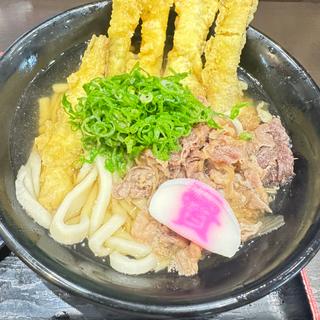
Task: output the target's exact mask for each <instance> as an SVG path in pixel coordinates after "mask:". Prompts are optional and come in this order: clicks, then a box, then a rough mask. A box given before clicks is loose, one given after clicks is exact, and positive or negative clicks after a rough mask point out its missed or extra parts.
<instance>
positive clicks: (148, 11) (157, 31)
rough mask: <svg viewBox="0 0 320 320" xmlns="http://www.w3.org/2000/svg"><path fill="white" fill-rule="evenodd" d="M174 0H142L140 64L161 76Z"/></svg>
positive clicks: (153, 73) (148, 70)
mask: <svg viewBox="0 0 320 320" xmlns="http://www.w3.org/2000/svg"><path fill="white" fill-rule="evenodd" d="M172 2H173V0H160V1H159V0H151V1H144V0H142V15H141V18H142V30H141V33H142V43H141V49H140V53H139V62H140V66H141V67H142V68H143V69H144V70H146V71H147V72H149V73H150V74H152V75H156V76H159V75H160V72H161V67H162V60H163V49H164V44H165V41H166V31H167V23H168V16H169V11H170V7H171V5H172Z"/></svg>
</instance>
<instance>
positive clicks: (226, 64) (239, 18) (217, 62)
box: [202, 0, 257, 112]
mask: <svg viewBox="0 0 320 320" xmlns="http://www.w3.org/2000/svg"><path fill="white" fill-rule="evenodd" d="M256 8H257V1H256V0H222V1H220V3H219V15H218V18H217V24H216V28H215V36H214V37H213V38H211V39H210V40H209V41H208V42H207V46H206V51H205V53H206V65H205V68H204V70H203V72H202V78H203V82H204V83H205V85H206V92H207V98H208V101H209V103H210V104H211V105H212V106H213V107H214V108H215V109H216V110H219V111H223V112H225V111H227V110H229V109H230V108H231V107H232V105H234V104H235V103H237V101H238V100H239V98H240V97H241V95H242V86H241V83H240V82H239V80H238V76H237V68H238V65H239V63H240V55H241V51H242V49H243V47H244V44H245V41H246V37H245V30H246V28H247V26H248V24H249V23H250V21H251V19H252V17H253V13H254V12H255V10H256Z"/></svg>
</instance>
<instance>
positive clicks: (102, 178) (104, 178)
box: [90, 156, 112, 235]
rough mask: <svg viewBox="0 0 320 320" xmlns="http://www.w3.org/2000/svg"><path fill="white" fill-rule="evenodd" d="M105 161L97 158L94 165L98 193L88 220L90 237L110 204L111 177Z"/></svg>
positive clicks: (99, 224)
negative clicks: (95, 167)
mask: <svg viewBox="0 0 320 320" xmlns="http://www.w3.org/2000/svg"><path fill="white" fill-rule="evenodd" d="M104 163H105V159H104V158H103V157H101V156H98V157H97V159H96V161H95V164H96V166H97V169H98V173H99V192H98V197H97V200H96V203H95V205H94V207H93V210H92V214H91V219H90V235H92V234H93V233H94V232H95V231H97V230H98V229H99V227H100V226H101V225H102V223H103V218H104V216H105V213H106V210H107V207H108V205H109V203H110V198H111V191H112V175H111V173H110V172H109V171H108V170H107V169H106V168H105V165H104Z"/></svg>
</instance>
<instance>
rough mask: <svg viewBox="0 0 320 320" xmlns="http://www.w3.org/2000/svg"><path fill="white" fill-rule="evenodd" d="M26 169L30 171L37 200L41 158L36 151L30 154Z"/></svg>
mask: <svg viewBox="0 0 320 320" xmlns="http://www.w3.org/2000/svg"><path fill="white" fill-rule="evenodd" d="M26 167H28V168H29V169H30V172H31V178H32V183H33V190H34V194H35V197H36V198H38V197H39V192H40V173H41V157H40V155H39V153H38V152H37V151H35V150H33V151H32V152H31V154H30V156H29V159H28V161H27V163H26Z"/></svg>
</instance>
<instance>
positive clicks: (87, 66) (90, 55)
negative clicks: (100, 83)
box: [67, 35, 108, 105]
mask: <svg viewBox="0 0 320 320" xmlns="http://www.w3.org/2000/svg"><path fill="white" fill-rule="evenodd" d="M107 58H108V38H107V37H106V36H102V35H101V36H99V37H97V36H95V35H93V36H92V38H91V40H90V42H89V44H88V47H87V49H86V51H85V52H84V55H83V58H82V62H81V65H80V68H79V70H78V71H77V72H75V73H72V74H71V75H70V76H69V77H68V79H67V81H68V85H69V90H68V91H67V95H68V99H69V101H70V102H71V103H72V105H75V104H76V102H77V99H78V98H79V97H81V96H83V95H84V90H83V88H82V87H83V85H84V84H85V83H87V82H89V81H90V80H92V79H94V78H96V77H99V76H103V75H104V72H105V68H106V62H107Z"/></svg>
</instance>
